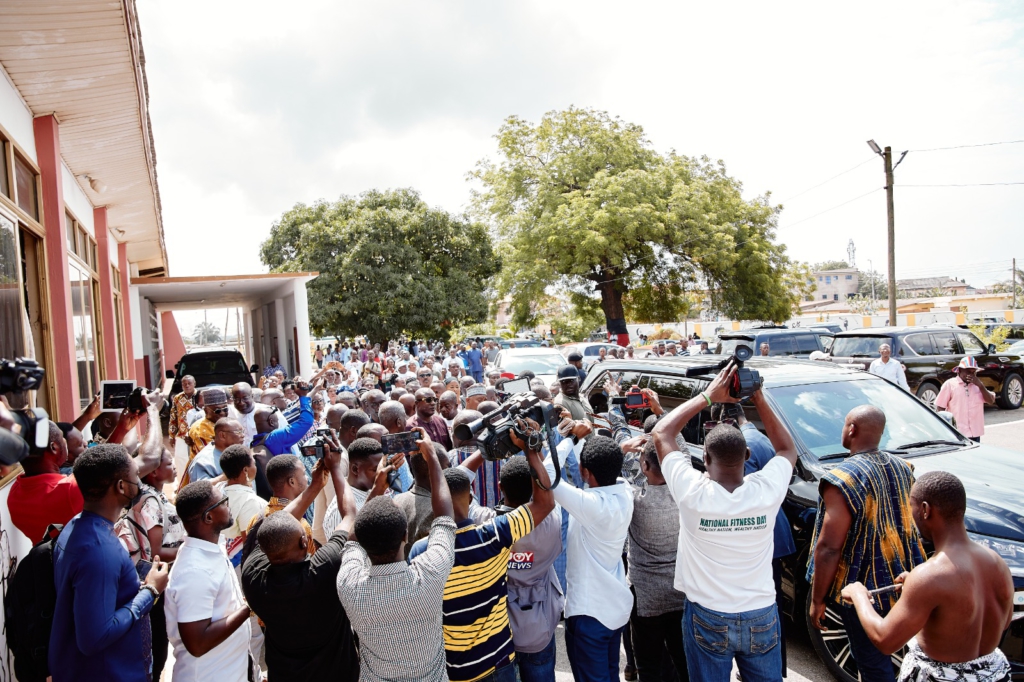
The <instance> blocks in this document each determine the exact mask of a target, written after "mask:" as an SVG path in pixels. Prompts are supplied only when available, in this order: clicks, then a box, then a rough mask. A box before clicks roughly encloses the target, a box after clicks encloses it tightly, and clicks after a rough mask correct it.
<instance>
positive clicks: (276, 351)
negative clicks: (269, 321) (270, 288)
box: [268, 298, 290, 367]
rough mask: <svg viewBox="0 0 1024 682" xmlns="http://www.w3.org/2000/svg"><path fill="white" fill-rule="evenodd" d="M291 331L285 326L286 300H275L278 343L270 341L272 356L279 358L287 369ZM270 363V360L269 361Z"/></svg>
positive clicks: (275, 326)
mask: <svg viewBox="0 0 1024 682" xmlns="http://www.w3.org/2000/svg"><path fill="white" fill-rule="evenodd" d="M289 333H290V330H289V329H287V328H286V327H285V326H284V299H283V298H275V299H274V335H275V336H276V337H277V343H274V340H273V339H271V340H270V354H271V355H274V356H277V361H278V362H279V363H280V364H281V366H282V367H287V363H288V334H289ZM268 361H269V360H268Z"/></svg>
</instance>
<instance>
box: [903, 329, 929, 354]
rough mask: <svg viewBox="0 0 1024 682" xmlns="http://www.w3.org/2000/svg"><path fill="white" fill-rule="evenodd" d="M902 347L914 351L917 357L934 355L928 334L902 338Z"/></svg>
mask: <svg viewBox="0 0 1024 682" xmlns="http://www.w3.org/2000/svg"><path fill="white" fill-rule="evenodd" d="M903 346H905V347H907V348H909V349H910V350H912V351H914V353H916V354H917V355H934V353H933V352H932V339H931V337H930V336H929V335H928V334H911V335H910V336H905V337H903Z"/></svg>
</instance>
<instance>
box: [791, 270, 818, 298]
mask: <svg viewBox="0 0 1024 682" xmlns="http://www.w3.org/2000/svg"><path fill="white" fill-rule="evenodd" d="M786 285H787V286H788V287H789V289H790V291H794V292H796V295H797V296H798V297H799V299H800V300H801V301H806V300H807V299H808V298H809V297H810V296H811V295H812V294H813V293H814V292H815V290H817V288H818V282H817V281H816V280H815V278H814V277H813V276H812V275H811V266H810V265H808V264H807V263H796V262H795V263H791V264H790V266H789V268H788V269H787V270H786Z"/></svg>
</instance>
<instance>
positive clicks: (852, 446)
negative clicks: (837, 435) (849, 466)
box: [843, 405, 885, 453]
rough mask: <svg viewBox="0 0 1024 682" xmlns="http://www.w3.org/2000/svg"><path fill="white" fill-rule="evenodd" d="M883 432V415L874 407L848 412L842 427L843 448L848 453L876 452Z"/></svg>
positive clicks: (863, 406)
mask: <svg viewBox="0 0 1024 682" xmlns="http://www.w3.org/2000/svg"><path fill="white" fill-rule="evenodd" d="M884 432H885V413H884V412H882V411H881V410H880V409H878V408H877V407H875V406H874V405H861V406H859V407H855V408H853V409H852V410H850V413H849V414H847V415H846V423H845V424H844V425H843V447H844V448H846V449H847V450H849V451H850V452H854V453H856V452H865V451H868V450H876V449H877V448H878V444H879V443H880V442H882V434H883V433H884Z"/></svg>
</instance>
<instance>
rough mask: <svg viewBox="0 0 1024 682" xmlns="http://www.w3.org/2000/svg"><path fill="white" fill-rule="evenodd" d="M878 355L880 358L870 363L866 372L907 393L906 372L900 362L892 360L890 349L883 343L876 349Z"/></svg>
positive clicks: (908, 388)
mask: <svg viewBox="0 0 1024 682" xmlns="http://www.w3.org/2000/svg"><path fill="white" fill-rule="evenodd" d="M878 355H879V356H880V357H879V358H877V359H876V360H872V361H871V366H870V367H869V368H868V371H869V372H871V373H872V374H874V375H876V376H880V377H882V378H883V379H888V380H889V381H891V382H892V383H894V384H896V385H897V386H899V387H900V388H902V389H903V390H904V391H909V390H910V387H909V386H907V370H906V368H905V367H904V366H903V363H902V362H900V361H899V360H893V359H892V347H891V346H890V345H889V344H887V343H883V344H882V345H881V346H879V347H878Z"/></svg>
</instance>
